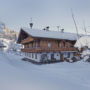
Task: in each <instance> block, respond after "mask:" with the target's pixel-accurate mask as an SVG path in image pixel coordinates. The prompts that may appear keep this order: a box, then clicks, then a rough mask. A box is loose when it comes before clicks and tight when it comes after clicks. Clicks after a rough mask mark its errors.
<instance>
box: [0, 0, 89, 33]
mask: <svg viewBox="0 0 90 90" xmlns="http://www.w3.org/2000/svg"><path fill="white" fill-rule="evenodd" d="M71 8H72V10H73V13H74V18H75V21H76V24H77V27H78V30H79V33H84V25H83V22H85V26H86V29H87V31H89V29H90V0H0V21H2V22H4V23H5V24H6V27H8V28H10V29H13V30H16V31H19V30H20V28H21V27H28V28H30V27H29V23H30V22H31V18H32V21H33V23H34V25H33V28H36V29H43V28H45V27H46V26H49V27H50V30H58V29H57V26H60V28H64V31H65V32H76V29H75V25H74V22H73V19H72V15H71Z"/></svg>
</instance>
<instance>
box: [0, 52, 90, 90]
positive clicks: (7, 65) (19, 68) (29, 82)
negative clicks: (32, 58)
mask: <svg viewBox="0 0 90 90" xmlns="http://www.w3.org/2000/svg"><path fill="white" fill-rule="evenodd" d="M21 58H22V57H20V56H16V55H13V54H7V53H4V54H2V53H0V90H90V64H89V63H85V62H77V63H66V62H64V63H58V64H49V65H40V66H39V65H33V64H31V63H29V62H24V61H22V60H21Z"/></svg>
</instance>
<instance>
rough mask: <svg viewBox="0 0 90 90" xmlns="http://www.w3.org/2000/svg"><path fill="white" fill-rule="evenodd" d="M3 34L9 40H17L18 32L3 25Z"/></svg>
mask: <svg viewBox="0 0 90 90" xmlns="http://www.w3.org/2000/svg"><path fill="white" fill-rule="evenodd" d="M3 36H4V37H7V38H8V39H11V40H17V36H18V33H17V32H15V31H13V30H11V29H8V28H6V27H5V28H4V29H3Z"/></svg>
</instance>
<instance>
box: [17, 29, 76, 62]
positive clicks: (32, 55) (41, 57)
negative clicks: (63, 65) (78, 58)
mask: <svg viewBox="0 0 90 90" xmlns="http://www.w3.org/2000/svg"><path fill="white" fill-rule="evenodd" d="M76 40H77V35H76V34H74V33H66V32H59V31H46V30H37V29H36V30H35V29H30V28H29V29H28V28H22V29H21V30H20V33H19V36H18V41H17V42H18V43H20V44H22V45H23V48H22V49H21V51H22V52H23V53H24V55H25V57H26V58H28V59H30V60H34V61H37V62H47V61H64V59H65V58H72V57H74V56H75V55H76V53H77V49H76V48H74V44H75V42H76Z"/></svg>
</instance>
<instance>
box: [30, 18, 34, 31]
mask: <svg viewBox="0 0 90 90" xmlns="http://www.w3.org/2000/svg"><path fill="white" fill-rule="evenodd" d="M32 27H33V22H32V18H31V23H30V28H31V29H32Z"/></svg>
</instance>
